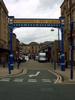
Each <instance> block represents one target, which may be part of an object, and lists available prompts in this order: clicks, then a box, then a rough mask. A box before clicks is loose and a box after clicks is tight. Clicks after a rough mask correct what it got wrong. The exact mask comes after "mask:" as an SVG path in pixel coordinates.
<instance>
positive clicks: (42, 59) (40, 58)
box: [38, 52, 47, 62]
mask: <svg viewBox="0 0 75 100" xmlns="http://www.w3.org/2000/svg"><path fill="white" fill-rule="evenodd" d="M38 61H39V62H45V61H47V58H46V53H44V52H42V53H39V54H38Z"/></svg>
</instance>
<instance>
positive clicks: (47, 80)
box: [41, 79, 52, 83]
mask: <svg viewBox="0 0 75 100" xmlns="http://www.w3.org/2000/svg"><path fill="white" fill-rule="evenodd" d="M41 80H42V82H49V83H51V82H52V81H51V80H50V79H41Z"/></svg>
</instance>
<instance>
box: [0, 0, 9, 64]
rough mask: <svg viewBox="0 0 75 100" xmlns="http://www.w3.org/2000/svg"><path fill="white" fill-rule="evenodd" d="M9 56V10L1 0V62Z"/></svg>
mask: <svg viewBox="0 0 75 100" xmlns="http://www.w3.org/2000/svg"><path fill="white" fill-rule="evenodd" d="M7 56H8V10H7V8H6V6H5V4H4V2H3V0H0V63H1V62H2V59H4V60H5V62H6V60H7Z"/></svg>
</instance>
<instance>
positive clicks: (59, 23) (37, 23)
mask: <svg viewBox="0 0 75 100" xmlns="http://www.w3.org/2000/svg"><path fill="white" fill-rule="evenodd" d="M18 27H49V28H50V27H54V28H60V29H61V33H62V36H61V56H60V59H61V60H60V65H61V70H62V71H65V55H64V17H60V18H59V19H37V18H35V19H28V18H24V19H23V18H14V16H9V31H10V56H9V73H11V70H12V69H13V65H14V61H13V58H14V57H13V50H12V34H13V29H14V28H18Z"/></svg>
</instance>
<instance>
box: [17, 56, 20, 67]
mask: <svg viewBox="0 0 75 100" xmlns="http://www.w3.org/2000/svg"><path fill="white" fill-rule="evenodd" d="M20 64H21V59H20V58H18V59H17V68H18V69H19V66H20Z"/></svg>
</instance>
